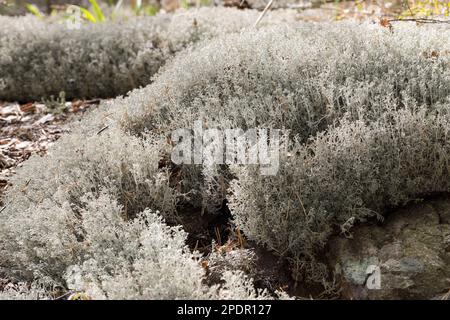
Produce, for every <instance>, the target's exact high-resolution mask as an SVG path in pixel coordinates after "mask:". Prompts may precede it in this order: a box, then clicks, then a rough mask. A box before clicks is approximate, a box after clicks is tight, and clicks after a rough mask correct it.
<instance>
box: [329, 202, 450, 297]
mask: <svg viewBox="0 0 450 320" xmlns="http://www.w3.org/2000/svg"><path fill="white" fill-rule="evenodd" d="M351 232H352V236H353V237H352V239H348V238H344V237H342V236H336V237H333V238H332V239H331V241H330V250H328V255H327V261H328V264H329V265H330V267H331V268H332V269H333V270H334V273H335V276H336V278H337V280H338V281H339V282H340V285H341V287H342V292H341V293H342V297H343V298H347V299H439V298H446V297H448V295H449V292H450V199H448V198H440V199H433V200H428V201H425V202H422V203H415V204H410V205H408V206H406V207H405V208H403V209H400V210H398V211H395V212H392V213H390V214H389V215H388V216H387V218H386V220H385V221H384V222H383V224H381V225H379V224H372V225H367V224H366V225H360V226H355V227H354V228H353V229H352V230H351ZM376 270H378V271H379V276H380V278H379V280H380V281H379V283H378V284H379V288H376V287H377V286H376V284H377V283H376V281H375V280H376V277H377V274H376ZM370 281H372V282H370ZM369 282H370V283H369Z"/></svg>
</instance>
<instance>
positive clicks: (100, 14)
mask: <svg viewBox="0 0 450 320" xmlns="http://www.w3.org/2000/svg"><path fill="white" fill-rule="evenodd" d="M89 2H90V3H91V5H92V10H93V11H94V15H95V17H96V18H97V20H98V21H99V22H103V21H105V15H104V14H103V11H102V9H101V8H100V6H99V5H98V3H97V1H96V0H89Z"/></svg>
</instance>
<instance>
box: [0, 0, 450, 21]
mask: <svg viewBox="0 0 450 320" xmlns="http://www.w3.org/2000/svg"><path fill="white" fill-rule="evenodd" d="M268 2H269V0H0V14H1V15H24V14H27V13H28V14H34V15H40V16H51V15H57V14H59V13H61V12H65V11H66V10H67V8H68V7H69V6H70V5H76V6H78V7H80V8H81V9H82V10H83V13H84V14H83V17H84V18H85V19H86V20H88V21H91V22H99V16H98V14H99V13H100V15H101V16H104V18H105V19H108V17H111V16H112V15H113V14H114V13H117V12H118V11H120V13H121V14H122V15H125V16H130V15H131V16H132V15H155V14H157V13H158V12H172V11H175V10H177V9H179V8H185V9H186V8H190V7H199V6H225V7H238V8H241V9H247V8H251V9H257V10H263V9H264V7H265V6H266V5H267V3H268ZM287 8H290V9H295V10H298V11H299V12H301V18H302V19H304V20H317V21H323V20H342V19H345V18H356V19H366V18H367V17H389V18H397V19H405V18H424V17H431V16H433V17H436V16H440V17H448V16H449V13H450V0H275V1H274V3H273V5H272V9H287ZM90 13H92V14H91V15H90ZM95 13H97V14H95ZM100 18H101V17H100ZM94 20H95V21H94ZM101 21H103V20H102V19H100V22H101Z"/></svg>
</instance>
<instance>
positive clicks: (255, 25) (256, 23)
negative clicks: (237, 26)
mask: <svg viewBox="0 0 450 320" xmlns="http://www.w3.org/2000/svg"><path fill="white" fill-rule="evenodd" d="M273 1H274V0H270V1H269V3H268V4H267V5H266V7H265V8H264V10H263V12H261V14H260V16H259V17H258V20H256V22H255V24H254V26H253V27H254V28H256V27H257V26H258V23H259V22H260V21H261V19H262V18H263V17H264V16H265V15H266V13H267V11H269V9H270V7H271V6H272V4H273Z"/></svg>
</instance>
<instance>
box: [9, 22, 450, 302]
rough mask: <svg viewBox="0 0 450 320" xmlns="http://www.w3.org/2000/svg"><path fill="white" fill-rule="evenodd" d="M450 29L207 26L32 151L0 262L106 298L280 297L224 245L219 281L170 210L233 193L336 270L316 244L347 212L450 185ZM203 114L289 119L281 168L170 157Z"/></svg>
mask: <svg viewBox="0 0 450 320" xmlns="http://www.w3.org/2000/svg"><path fill="white" fill-rule="evenodd" d="M449 36H450V32H449V31H448V30H447V29H445V28H441V27H438V26H431V27H428V26H415V25H407V24H406V25H398V26H394V28H393V30H389V29H386V28H383V27H381V26H378V25H375V24H369V23H366V24H358V23H336V24H322V25H315V24H292V25H291V26H282V27H267V28H261V29H259V30H256V29H252V30H246V31H245V32H242V33H239V34H230V35H225V36H222V37H218V38H216V39H213V40H211V41H207V42H202V43H199V44H198V45H197V46H196V48H193V49H189V50H188V51H185V52H183V54H181V55H177V56H176V57H175V58H174V59H173V60H172V61H171V62H170V63H169V64H167V65H166V66H164V67H163V68H162V69H161V70H160V71H159V72H158V74H157V75H156V76H155V77H154V81H153V83H152V84H150V85H149V86H147V87H145V88H143V89H137V90H135V91H133V92H131V93H130V95H129V96H128V97H125V98H122V97H121V98H117V99H115V100H113V101H111V102H107V103H104V104H103V105H102V106H101V107H100V108H99V110H95V111H93V112H91V114H90V115H89V116H88V117H87V118H86V119H84V120H83V121H82V122H81V123H79V124H76V125H75V126H74V128H73V131H72V133H71V134H70V135H68V136H66V137H64V138H62V139H61V140H59V141H58V143H57V144H56V145H55V147H53V148H52V149H51V150H50V153H49V155H48V156H46V157H44V158H40V157H32V158H31V159H30V160H28V161H27V162H26V163H24V165H23V167H22V168H20V170H18V172H17V174H16V175H15V176H14V178H13V180H12V183H13V187H12V188H11V189H10V190H9V191H8V193H7V194H6V195H5V199H7V200H8V201H9V204H8V206H7V207H6V208H5V209H4V210H3V212H2V213H1V214H0V220H1V223H0V266H1V272H2V273H4V274H6V275H7V276H9V277H10V278H12V279H18V280H20V281H27V282H33V281H39V283H44V284H45V285H46V286H51V285H54V286H59V287H62V288H64V289H65V290H72V291H81V292H85V293H87V294H88V295H89V296H91V297H95V298H110V299H115V298H130V299H138V298H152V299H153V298H155V299H159V298H239V299H247V298H259V297H262V298H265V297H268V296H269V295H268V293H267V292H266V291H262V290H259V289H255V288H254V286H253V284H252V282H251V280H250V279H249V278H247V277H246V276H244V274H243V273H242V272H240V271H239V270H235V268H234V267H232V266H235V265H239V263H231V262H230V263H228V262H224V261H222V258H220V257H217V256H216V257H213V258H214V259H213V260H215V261H216V263H217V264H219V263H220V264H224V265H227V266H228V267H227V268H228V269H229V270H227V271H226V272H224V276H223V281H222V282H221V283H220V284H217V285H212V286H208V285H206V284H205V279H206V275H205V270H204V269H203V268H202V267H201V265H200V263H199V258H200V257H199V256H198V254H197V253H195V252H194V253H192V252H191V251H190V250H189V248H188V247H186V244H185V240H186V233H185V232H184V231H182V229H181V228H180V227H169V226H167V225H166V224H165V222H164V221H163V218H164V219H166V221H167V222H169V223H170V224H171V225H173V224H176V223H179V222H181V223H182V221H184V220H183V219H184V216H185V215H188V214H192V208H193V207H194V208H202V209H203V210H211V209H210V208H209V207H208V205H207V204H208V203H209V202H210V201H211V202H213V203H222V202H223V201H224V200H226V202H227V203H228V207H229V209H230V210H231V213H232V215H233V218H234V221H235V223H236V225H237V226H238V227H239V228H240V229H241V230H243V231H244V233H245V235H246V236H247V237H248V238H249V239H251V240H254V241H256V242H257V243H259V244H261V245H263V246H265V247H266V248H268V249H270V250H272V251H273V252H275V253H276V254H278V255H279V256H280V257H281V258H284V259H287V260H288V261H290V262H291V265H292V267H293V271H295V274H296V275H297V276H299V277H304V278H305V279H307V280H311V281H318V282H323V281H325V280H326V279H327V277H328V276H329V274H328V270H327V269H326V268H325V267H324V266H323V265H322V264H321V263H320V261H319V260H317V254H318V253H320V250H322V249H323V247H324V246H325V245H326V243H327V240H328V238H329V236H330V235H331V234H332V233H333V232H334V231H335V230H339V228H340V227H341V226H343V225H346V223H347V222H348V221H353V222H354V223H358V222H360V221H364V220H365V219H367V218H370V217H374V216H376V217H379V218H381V217H382V215H383V213H384V212H385V210H386V209H388V208H391V207H395V206H399V205H403V204H405V203H407V202H408V201H411V200H415V199H417V198H418V197H422V196H426V195H430V194H434V193H439V192H448V191H450V159H449V154H450V139H449V137H450V112H449V111H450V107H449V97H450V69H449V68H448V66H449V63H450V55H449V54H448V52H450V40H449V39H450V37H449ZM198 119H202V120H203V121H204V123H207V124H208V127H210V128H220V129H226V128H236V127H239V128H243V129H247V128H255V127H270V128H286V129H289V130H291V137H290V138H291V139H290V143H289V146H288V148H287V149H286V150H281V151H280V153H281V155H280V157H281V158H280V171H279V172H278V174H277V175H275V176H262V175H260V172H259V170H257V169H258V168H257V166H225V165H223V166H220V167H218V168H216V169H215V170H211V168H206V169H204V168H202V167H201V166H189V165H182V166H180V167H179V168H176V169H177V170H178V171H177V174H176V175H174V170H173V169H174V168H173V167H172V166H171V165H170V160H169V159H170V144H169V143H168V142H167V137H168V136H170V133H171V131H172V130H175V129H179V128H191V127H192V124H193V122H194V121H195V120H198ZM105 126H107V129H106V130H104V131H103V132H102V133H101V134H98V132H99V130H100V129H101V128H103V127H105ZM174 176H176V177H174ZM187 208H189V210H188V209H187ZM203 210H198V212H203ZM162 217H163V218H162ZM345 231H346V232H348V231H349V230H345ZM219 258H220V259H219Z"/></svg>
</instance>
